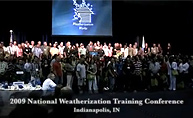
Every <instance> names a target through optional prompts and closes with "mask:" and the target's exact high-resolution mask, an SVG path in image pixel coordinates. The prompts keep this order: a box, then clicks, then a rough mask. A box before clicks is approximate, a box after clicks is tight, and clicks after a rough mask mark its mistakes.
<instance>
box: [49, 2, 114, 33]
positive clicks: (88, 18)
mask: <svg viewBox="0 0 193 118" xmlns="http://www.w3.org/2000/svg"><path fill="white" fill-rule="evenodd" d="M52 35H93V36H95V35H96V36H112V1H111V0H53V2H52Z"/></svg>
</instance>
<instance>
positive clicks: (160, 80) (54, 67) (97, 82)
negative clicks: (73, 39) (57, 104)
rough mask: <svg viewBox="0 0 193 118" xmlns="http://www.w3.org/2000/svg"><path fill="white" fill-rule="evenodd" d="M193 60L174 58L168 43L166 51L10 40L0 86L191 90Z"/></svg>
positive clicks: (0, 64)
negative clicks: (2, 83)
mask: <svg viewBox="0 0 193 118" xmlns="http://www.w3.org/2000/svg"><path fill="white" fill-rule="evenodd" d="M192 68H193V57H191V56H188V55H181V54H179V55H172V51H171V45H170V43H168V46H167V48H166V51H165V52H164V51H163V49H162V47H161V45H160V44H158V45H157V46H156V44H153V46H152V47H149V46H148V43H146V44H145V47H144V48H142V47H139V46H138V44H137V43H136V42H135V43H134V44H133V45H132V44H129V46H127V44H125V45H124V46H122V44H120V43H115V44H114V47H113V46H112V45H111V43H109V44H108V45H107V43H104V44H101V43H100V42H99V41H97V42H96V43H93V42H92V41H90V42H89V44H88V45H87V46H84V44H83V43H81V44H78V43H76V44H75V45H72V44H71V43H70V42H67V43H66V44H65V45H64V43H63V42H61V43H60V44H58V43H57V42H55V43H54V44H51V43H49V44H47V42H44V43H43V45H42V44H41V41H38V42H37V44H36V45H35V42H34V41H31V44H30V43H29V42H28V41H26V42H25V43H21V44H17V42H16V41H14V42H10V44H9V46H7V47H6V46H4V44H3V42H2V43H0V82H5V81H7V82H8V83H12V82H14V81H24V82H25V83H26V84H27V83H29V82H31V83H33V84H34V85H36V84H40V85H42V88H43V90H53V89H54V88H55V87H56V86H57V85H62V86H65V87H66V88H68V89H72V90H77V91H78V92H80V93H83V92H85V91H88V92H89V93H93V92H94V93H98V92H102V91H103V90H110V91H111V92H114V91H139V90H158V89H159V90H167V89H169V90H176V89H178V88H186V87H191V86H192V79H193V75H192V74H191V73H192V72H193V69H192Z"/></svg>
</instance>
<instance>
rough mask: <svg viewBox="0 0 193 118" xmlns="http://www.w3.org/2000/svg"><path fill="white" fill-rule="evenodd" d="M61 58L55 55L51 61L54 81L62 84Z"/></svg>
mask: <svg viewBox="0 0 193 118" xmlns="http://www.w3.org/2000/svg"><path fill="white" fill-rule="evenodd" d="M60 62H61V58H60V56H57V57H56V61H55V62H54V63H53V73H54V74H55V76H56V78H55V83H56V84H63V72H62V65H61V63H60Z"/></svg>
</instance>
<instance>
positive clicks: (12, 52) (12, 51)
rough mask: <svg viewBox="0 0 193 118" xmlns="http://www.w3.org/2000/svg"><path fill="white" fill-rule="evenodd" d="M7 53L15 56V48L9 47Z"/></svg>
mask: <svg viewBox="0 0 193 118" xmlns="http://www.w3.org/2000/svg"><path fill="white" fill-rule="evenodd" d="M7 51H8V53H9V54H11V55H14V54H15V52H14V47H13V46H8V47H7Z"/></svg>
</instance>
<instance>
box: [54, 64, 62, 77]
mask: <svg viewBox="0 0 193 118" xmlns="http://www.w3.org/2000/svg"><path fill="white" fill-rule="evenodd" d="M53 70H54V71H55V72H56V75H57V76H62V67H61V64H60V63H59V62H54V63H53Z"/></svg>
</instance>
